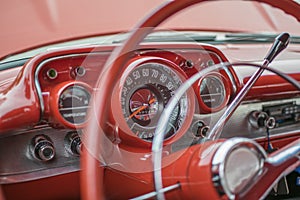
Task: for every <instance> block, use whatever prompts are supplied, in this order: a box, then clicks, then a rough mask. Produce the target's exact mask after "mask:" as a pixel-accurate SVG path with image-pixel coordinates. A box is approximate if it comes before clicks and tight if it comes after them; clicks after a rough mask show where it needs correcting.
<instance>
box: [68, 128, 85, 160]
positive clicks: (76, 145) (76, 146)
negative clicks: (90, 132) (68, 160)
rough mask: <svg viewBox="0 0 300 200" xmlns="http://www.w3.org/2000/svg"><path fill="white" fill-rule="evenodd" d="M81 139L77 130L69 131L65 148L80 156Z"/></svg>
mask: <svg viewBox="0 0 300 200" xmlns="http://www.w3.org/2000/svg"><path fill="white" fill-rule="evenodd" d="M81 144H82V142H81V139H80V136H79V134H78V133H77V132H76V131H74V132H73V131H72V132H69V133H68V134H67V135H66V137H65V148H66V149H67V151H68V152H69V153H71V154H73V155H77V156H79V155H80V153H81Z"/></svg>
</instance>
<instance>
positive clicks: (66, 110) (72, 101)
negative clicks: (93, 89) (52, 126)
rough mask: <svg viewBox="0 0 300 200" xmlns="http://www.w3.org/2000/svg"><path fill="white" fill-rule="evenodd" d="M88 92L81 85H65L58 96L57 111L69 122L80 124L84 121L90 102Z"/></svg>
mask: <svg viewBox="0 0 300 200" xmlns="http://www.w3.org/2000/svg"><path fill="white" fill-rule="evenodd" d="M90 96H91V95H90V93H89V92H88V91H87V89H85V88H84V87H82V86H79V85H72V86H69V87H67V88H66V89H65V90H64V91H63V92H62V93H61V95H60V97H59V102H58V106H59V112H60V114H61V115H62V117H63V118H64V119H65V120H66V121H68V122H69V123H71V124H82V123H84V122H85V121H86V115H87V109H88V106H89V103H90Z"/></svg>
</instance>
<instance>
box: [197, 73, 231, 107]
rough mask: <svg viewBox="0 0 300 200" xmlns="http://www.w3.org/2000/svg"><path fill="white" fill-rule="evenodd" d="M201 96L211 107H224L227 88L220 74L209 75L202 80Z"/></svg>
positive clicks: (206, 104) (205, 103)
mask: <svg viewBox="0 0 300 200" xmlns="http://www.w3.org/2000/svg"><path fill="white" fill-rule="evenodd" d="M200 98H201V100H202V102H203V103H204V105H205V106H207V107H208V108H210V109H216V108H220V107H222V105H224V103H226V100H227V94H226V88H225V85H224V83H223V81H222V79H221V78H220V77H219V76H214V75H209V76H206V77H204V78H203V79H202V80H201V82H200Z"/></svg>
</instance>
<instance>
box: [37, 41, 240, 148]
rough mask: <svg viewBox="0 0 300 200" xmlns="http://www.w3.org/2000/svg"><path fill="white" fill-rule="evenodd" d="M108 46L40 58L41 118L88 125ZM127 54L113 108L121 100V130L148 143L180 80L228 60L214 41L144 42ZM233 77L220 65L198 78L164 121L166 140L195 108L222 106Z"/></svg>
mask: <svg viewBox="0 0 300 200" xmlns="http://www.w3.org/2000/svg"><path fill="white" fill-rule="evenodd" d="M181 46H182V47H181ZM109 48H110V49H109ZM109 48H108V49H107V47H105V48H104V49H105V50H104V49H101V48H100V50H99V49H98V50H97V51H96V52H92V53H88V52H89V51H86V49H83V51H82V52H81V51H80V49H79V50H78V49H77V51H79V52H76V53H70V52H68V53H67V54H61V55H57V56H55V57H50V58H45V59H44V61H43V62H41V64H40V65H39V66H38V67H37V71H36V77H38V81H37V83H36V87H37V88H38V90H40V93H41V94H40V99H42V100H41V104H42V105H43V106H42V116H43V120H45V121H47V122H48V123H49V124H50V125H51V126H52V127H54V128H64V127H65V128H71V129H77V128H83V127H84V126H85V125H86V123H87V122H88V118H87V115H88V108H89V103H90V101H91V96H92V93H93V90H95V88H94V85H95V83H96V81H97V79H98V76H99V75H100V73H101V71H102V69H103V67H104V65H105V62H106V60H107V59H108V56H109V54H110V52H111V51H112V49H113V47H109ZM58 52H59V51H58ZM128 59H129V61H128V62H127V63H126V65H128V66H127V68H126V70H125V72H124V73H122V74H123V75H122V77H120V86H119V94H118V96H117V97H116V98H114V101H117V102H114V106H113V107H115V105H117V104H119V107H118V108H119V109H120V115H121V118H122V119H121V120H123V121H124V124H125V126H127V127H126V128H125V130H126V131H122V133H124V134H125V135H130V138H131V139H132V138H133V140H136V139H138V140H140V141H143V142H146V143H148V144H149V143H151V142H152V140H153V137H154V134H155V129H156V126H157V123H158V120H159V118H160V116H161V114H162V112H163V110H164V108H165V107H166V106H167V104H168V102H169V100H170V99H171V98H172V96H173V95H174V93H175V91H176V90H177V89H178V88H179V87H180V86H181V84H182V83H183V82H184V81H185V80H187V79H188V78H190V77H191V76H193V75H194V74H196V73H198V72H199V71H201V70H202V69H204V68H207V67H210V66H211V65H214V64H218V63H221V62H227V59H226V57H225V56H224V55H223V54H222V53H221V52H220V51H219V50H218V49H216V48H214V47H212V46H208V45H207V46H206V45H202V46H201V48H200V47H199V45H186V44H182V45H178V44H176V45H171V44H168V45H163V44H159V45H149V46H148V45H145V46H143V47H142V48H141V49H139V50H135V51H133V52H131V53H129V56H128ZM234 77H235V75H234V73H233V72H232V71H230V70H227V69H226V70H225V69H222V70H221V71H218V72H214V73H211V74H208V75H206V76H205V77H202V78H201V79H199V81H198V82H196V83H195V84H194V85H193V86H192V89H191V91H189V92H187V93H186V94H184V95H183V96H182V97H181V99H180V100H179V101H178V104H177V105H176V107H175V109H174V111H173V113H172V115H171V117H170V120H169V122H168V128H167V131H166V133H165V135H164V138H165V141H166V142H168V141H170V142H171V143H172V142H173V141H175V140H177V139H178V138H180V137H181V135H182V134H183V132H184V129H185V128H184V127H183V124H186V121H187V120H190V121H192V118H193V114H194V113H204V114H207V113H212V112H218V111H220V110H222V109H223V108H224V107H225V106H226V105H227V103H228V102H229V100H230V98H229V97H230V95H232V94H233V93H234V90H233V88H234V87H236V85H235V82H234V81H233V80H234ZM232 85H234V87H233V86H232ZM195 103H196V104H195ZM195 106H196V107H197V109H196V110H195ZM112 109H114V108H112ZM191 113H193V114H191ZM121 137H122V134H121ZM125 138H126V137H125Z"/></svg>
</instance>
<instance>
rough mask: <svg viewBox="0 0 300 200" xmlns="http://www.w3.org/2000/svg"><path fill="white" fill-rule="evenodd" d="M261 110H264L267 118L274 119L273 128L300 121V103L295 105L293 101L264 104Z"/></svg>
mask: <svg viewBox="0 0 300 200" xmlns="http://www.w3.org/2000/svg"><path fill="white" fill-rule="evenodd" d="M262 112H265V113H266V114H267V115H268V117H269V118H271V117H272V118H274V119H275V128H276V127H282V126H286V125H291V124H295V123H297V122H299V121H300V105H297V104H296V102H295V101H292V102H287V103H282V104H276V105H265V106H263V107H262Z"/></svg>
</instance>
